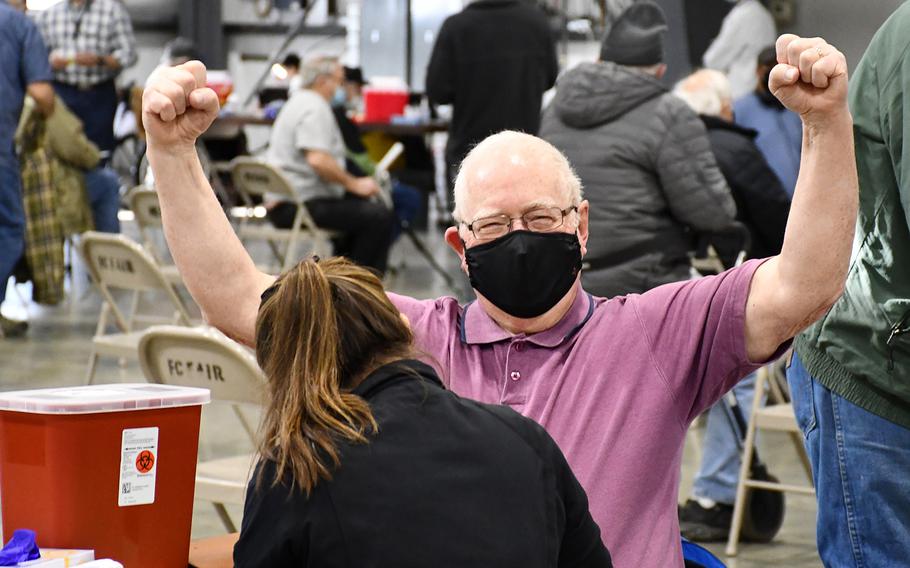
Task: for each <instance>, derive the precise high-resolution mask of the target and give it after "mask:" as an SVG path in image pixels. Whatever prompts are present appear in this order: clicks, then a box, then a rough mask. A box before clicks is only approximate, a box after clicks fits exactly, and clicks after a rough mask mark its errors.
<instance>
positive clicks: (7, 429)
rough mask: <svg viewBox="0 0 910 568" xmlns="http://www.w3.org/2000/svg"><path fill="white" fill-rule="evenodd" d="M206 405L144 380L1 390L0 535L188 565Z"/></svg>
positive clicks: (146, 562) (134, 562)
mask: <svg viewBox="0 0 910 568" xmlns="http://www.w3.org/2000/svg"><path fill="white" fill-rule="evenodd" d="M209 400H210V395H209V391H208V390H207V389H200V388H187V387H177V386H167V385H155V384H148V383H143V384H116V385H94V386H85V387H73V388H57V389H42V390H30V391H19V392H8V393H0V506H2V515H3V533H4V535H5V536H6V537H8V536H9V535H12V534H13V531H14V530H16V529H20V528H25V529H32V530H34V531H36V532H37V538H38V545H39V546H41V547H48V548H83V549H84V548H92V549H94V550H95V557H96V558H112V559H114V560H117V561H119V562H121V563H122V564H123V565H124V566H127V567H128V568H133V567H142V568H153V567H167V568H173V567H178V566H179V567H181V568H182V567H183V566H186V565H187V558H188V556H189V545H190V529H191V525H192V518H193V492H194V486H195V477H196V454H197V450H198V447H199V418H200V415H201V411H202V405H203V404H205V403H207V402H209ZM4 540H5V538H4Z"/></svg>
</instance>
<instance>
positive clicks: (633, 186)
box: [540, 63, 736, 297]
mask: <svg viewBox="0 0 910 568" xmlns="http://www.w3.org/2000/svg"><path fill="white" fill-rule="evenodd" d="M540 136H541V137H542V138H544V139H545V140H547V141H548V142H550V143H551V144H553V145H555V146H556V147H557V148H559V149H560V150H561V151H562V152H563V153H565V155H566V156H567V157H568V158H569V161H570V162H571V164H572V166H573V167H574V168H575V171H576V172H577V173H578V175H579V177H580V178H581V180H582V183H583V184H584V188H585V197H586V198H587V199H588V200H589V201H590V203H591V214H590V234H591V237H590V239H589V241H588V253H587V256H586V258H585V260H586V261H589V262H591V264H593V265H594V267H592V268H589V269H587V270H586V271H585V272H584V273H583V279H584V285H585V288H586V289H587V290H588V291H589V292H591V293H593V294H596V295H599V296H606V297H612V296H618V295H623V294H630V293H641V292H644V291H646V290H649V289H651V288H654V287H655V286H659V285H661V284H666V283H668V282H675V281H679V280H684V279H687V278H688V277H689V259H688V252H689V251H690V250H691V249H692V248H693V246H694V235H695V234H696V233H699V232H710V231H715V230H718V229H721V228H724V227H725V226H727V225H729V224H730V223H731V222H732V221H733V218H734V216H735V214H736V205H735V203H734V201H733V197H732V196H731V195H730V190H729V188H728V187H727V183H726V181H724V177H723V175H722V174H721V172H720V170H719V169H718V167H717V164H716V162H715V160H714V155H713V154H712V153H711V145H710V142H709V141H708V136H707V133H706V131H705V127H704V125H703V124H702V122H701V120H699V118H698V116H697V115H696V114H695V113H694V112H693V111H692V110H691V109H690V108H689V107H688V106H687V105H686V103H684V102H683V101H682V100H680V99H678V98H677V97H675V96H673V95H672V94H671V93H669V92H667V90H666V88H664V86H663V85H661V84H660V82H659V81H658V80H657V79H655V78H654V77H652V76H650V75H647V74H645V73H642V72H639V71H636V70H634V69H629V68H626V67H622V66H619V65H615V64H613V63H585V64H582V65H579V66H578V67H576V68H574V69H572V70H571V71H568V72H567V73H566V74H565V75H563V76H562V77H561V78H560V79H559V82H558V83H557V92H556V97H555V98H554V100H553V103H552V104H551V105H550V106H549V107H548V108H547V109H546V110H545V111H544V116H543V123H542V126H541V130H540ZM595 267H596V268H595Z"/></svg>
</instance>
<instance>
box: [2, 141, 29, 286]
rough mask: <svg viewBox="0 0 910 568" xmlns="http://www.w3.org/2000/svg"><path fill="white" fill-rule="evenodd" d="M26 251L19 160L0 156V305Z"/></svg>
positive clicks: (13, 157)
mask: <svg viewBox="0 0 910 568" xmlns="http://www.w3.org/2000/svg"><path fill="white" fill-rule="evenodd" d="M24 248H25V210H24V209H23V205H22V179H21V177H20V172H19V160H17V159H16V157H15V156H3V155H0V304H2V303H3V300H5V299H6V283H7V282H8V281H9V277H10V276H12V274H13V268H15V267H16V263H17V262H19V258H21V257H22V251H23V250H24Z"/></svg>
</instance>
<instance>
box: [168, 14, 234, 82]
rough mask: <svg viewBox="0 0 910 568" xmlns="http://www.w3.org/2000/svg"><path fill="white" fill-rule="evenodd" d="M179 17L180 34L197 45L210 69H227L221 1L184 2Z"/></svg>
mask: <svg viewBox="0 0 910 568" xmlns="http://www.w3.org/2000/svg"><path fill="white" fill-rule="evenodd" d="M178 16H179V18H178V24H179V25H178V33H179V34H180V35H181V36H182V37H186V38H189V39H191V40H193V41H194V42H195V43H196V49H197V50H198V51H199V55H200V57H201V58H202V60H203V61H204V62H205V64H206V65H207V66H208V67H209V69H225V68H226V67H227V50H226V48H225V41H224V28H223V27H222V25H221V0H184V1H182V2H180V12H179V14H178Z"/></svg>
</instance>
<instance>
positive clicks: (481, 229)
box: [143, 35, 857, 567]
mask: <svg viewBox="0 0 910 568" xmlns="http://www.w3.org/2000/svg"><path fill="white" fill-rule="evenodd" d="M777 53H778V60H779V61H780V64H779V65H778V66H777V67H776V68H775V69H774V71H773V72H772V74H771V84H772V87H773V89H774V91H775V92H776V94H777V96H779V97H780V98H781V100H782V101H783V102H784V103H785V104H786V105H787V106H788V108H790V109H792V110H794V111H795V112H798V113H800V114H801V116H802V117H803V120H804V121H805V123H806V129H805V132H806V136H807V139H806V142H805V146H804V151H803V156H804V161H803V169H802V173H801V175H800V182H799V187H798V188H797V193H798V198H797V199H796V200H795V201H794V202H793V203H794V204H793V208H792V210H791V215H790V223H789V226H788V227H787V235H786V237H785V240H784V246H783V249H782V251H781V253H780V255H777V256H774V257H772V258H770V259H766V260H751V261H748V262H746V263H745V264H743V265H742V266H740V267H738V268H734V269H732V270H729V271H727V272H724V273H722V274H720V275H718V276H713V277H707V278H702V279H699V280H691V281H686V282H679V283H674V284H668V285H666V286H661V287H658V288H656V289H654V290H651V291H649V292H647V293H645V294H642V295H634V294H633V295H629V296H625V297H617V298H611V299H605V298H598V297H595V296H592V295H591V294H589V293H588V292H587V291H585V289H584V287H583V286H582V283H581V282H580V278H579V276H580V272H581V266H582V259H583V257H584V255H585V254H586V252H587V246H588V241H589V233H588V228H589V214H590V212H591V211H590V206H589V204H588V202H587V201H585V199H584V198H583V195H582V188H581V184H580V182H579V179H578V177H577V176H576V175H575V173H574V172H573V170H572V168H571V166H570V165H569V163H568V161H567V160H566V158H565V156H564V155H563V154H561V153H560V152H559V151H558V150H557V149H556V148H554V147H553V146H552V145H550V144H549V143H547V142H545V141H543V140H541V139H540V138H537V137H534V136H531V135H529V134H523V133H518V132H510V131H507V132H502V133H498V134H495V135H493V136H491V137H489V138H487V139H485V140H484V141H482V142H481V143H479V144H478V145H477V146H475V147H474V148H473V149H472V150H471V152H470V153H469V155H468V156H467V157H466V158H465V160H464V162H463V164H462V166H461V169H460V171H459V173H458V177H457V179H456V182H455V193H454V197H455V203H456V208H455V218H456V220H457V223H456V224H455V225H454V226H452V227H450V228H449V229H448V230H447V231H446V235H445V239H446V242H447V243H448V245H449V246H450V247H451V248H452V249H453V250H454V251H455V253H456V254H457V255H458V256H459V258H460V259H461V261H462V268H463V270H464V271H465V272H466V273H467V274H468V276H469V278H470V280H471V284H472V286H473V288H474V292H475V295H476V300H474V301H472V302H469V303H467V304H465V305H460V304H459V302H458V301H457V300H456V299H455V298H439V299H435V300H432V299H431V300H417V299H414V298H409V297H407V296H402V295H399V294H394V293H389V294H388V297H389V299H390V300H391V302H392V304H393V305H394V306H395V307H396V308H397V309H398V310H399V311H400V312H401V313H402V314H403V315H404V316H405V317H406V318H407V320H408V322H409V323H410V328H411V330H412V332H413V334H414V339H415V346H416V347H417V349H418V350H419V351H421V352H423V353H426V354H427V355H428V360H429V361H432V362H435V364H436V365H437V367H438V370H439V371H440V373H439V374H440V376H441V377H443V378H444V382H445V383H446V386H447V387H448V388H450V389H451V390H452V391H453V392H455V393H456V394H458V395H460V396H463V397H466V398H470V399H474V400H479V401H481V402H487V403H498V404H505V405H508V406H510V407H511V408H513V409H514V410H517V411H518V412H520V413H521V414H523V415H525V416H527V417H529V418H532V419H533V420H535V421H537V422H538V423H539V424H540V425H542V426H543V427H544V428H545V429H546V430H547V433H548V434H549V435H550V436H551V437H552V438H553V439H554V440H555V441H556V443H557V444H558V445H559V447H560V449H561V450H562V451H563V452H564V454H565V456H566V459H567V460H568V463H569V465H570V466H571V468H572V470H573V472H574V474H575V476H576V477H577V478H578V481H579V482H580V483H581V485H582V487H584V489H585V490H586V492H587V495H588V498H589V505H590V511H591V515H592V517H593V518H594V520H595V522H597V524H598V525H599V527H600V529H601V536H602V538H603V542H604V544H605V545H606V546H607V549H608V550H609V551H610V554H611V556H612V557H613V561H614V563H615V564H616V565H617V566H647V567H652V566H654V567H656V566H660V567H664V566H682V564H683V560H682V547H681V543H680V533H679V523H678V518H677V510H676V507H677V498H678V488H679V472H680V462H681V459H682V449H683V444H684V442H685V436H686V429H687V426H688V425H689V424H690V423H691V421H692V420H694V419H695V417H697V416H698V415H699V414H700V413H701V412H703V411H704V410H706V409H707V408H708V407H710V406H711V405H712V404H713V403H714V402H716V401H717V400H718V399H719V398H720V397H721V396H722V395H723V393H725V392H726V391H728V390H730V388H732V387H733V386H734V385H735V384H736V383H737V381H739V379H741V378H742V377H744V376H745V375H747V374H748V373H749V372H751V371H753V370H755V369H757V368H758V367H760V366H761V365H763V364H764V363H765V362H766V361H769V360H773V359H776V358H778V357H779V355H780V354H781V353H782V351H783V350H784V349H786V347H787V346H788V345H789V341H790V339H791V338H792V337H793V335H794V334H796V333H798V332H799V331H800V330H802V329H803V328H805V327H806V326H807V325H809V323H810V322H812V321H814V320H815V319H817V318H818V317H819V316H821V315H822V314H823V313H824V312H825V310H826V309H827V308H828V307H830V306H831V305H832V304H833V303H834V302H835V301H836V299H837V297H838V296H839V295H840V293H841V291H842V289H843V284H844V278H845V276H846V273H847V268H848V264H849V259H850V251H851V248H852V241H853V233H854V228H855V223H854V220H855V217H856V201H857V181H856V164H855V159H854V155H853V141H852V140H853V130H852V124H851V119H850V113H849V111H848V109H847V104H846V93H847V64H846V61H845V59H844V57H843V55H842V54H841V53H840V52H838V51H837V49H836V48H834V47H833V46H831V45H829V44H828V43H826V42H825V41H824V40H822V39H819V38H813V39H803V38H799V37H797V36H794V35H785V36H782V37H781V38H780V39H779V40H778V50H777ZM333 88H334V87H333ZM187 93H188V94H187ZM326 98H328V97H326ZM217 108H218V105H217V100H216V99H215V95H214V93H213V92H212V91H211V90H209V89H206V88H205V68H204V67H203V66H202V65H201V64H198V63H189V64H187V65H184V66H183V67H179V68H175V69H162V70H159V71H158V72H157V74H156V76H155V77H153V78H152V80H151V81H150V82H149V88H148V89H147V90H146V94H145V101H144V112H143V118H144V121H145V123H146V128H147V132H148V139H149V150H148V156H149V161H150V164H151V167H152V168H153V169H154V170H155V173H156V179H157V182H158V184H157V186H158V193H159V196H160V199H161V211H162V218H163V219H164V222H165V233H166V235H167V239H168V245H169V248H170V250H171V251H172V253H173V255H174V259H175V261H176V262H177V265H178V266H179V267H180V272H181V275H182V276H183V278H184V281H185V282H186V284H187V287H188V289H189V291H190V292H191V294H192V295H193V297H194V298H195V300H196V302H198V303H199V305H200V307H201V308H202V310H203V312H204V313H205V315H206V318H207V320H208V322H209V323H210V324H211V325H213V326H215V327H217V328H219V329H221V330H222V331H223V332H225V333H226V334H227V335H228V336H230V337H233V338H235V339H237V340H238V341H241V342H243V343H246V344H247V345H251V346H256V347H258V345H257V338H256V334H255V323H256V318H257V315H258V313H259V306H260V303H261V300H260V296H261V294H262V293H263V292H264V291H265V290H267V289H268V288H269V287H270V286H272V284H273V283H274V282H275V278H274V277H273V276H270V275H267V274H263V273H261V272H259V271H258V270H257V269H256V266H255V264H254V263H253V261H252V259H251V258H250V257H249V255H248V254H247V252H246V251H245V250H244V248H243V246H242V244H241V243H240V241H239V240H238V239H237V237H236V236H235V234H234V231H233V229H232V227H231V225H230V223H229V222H228V220H227V219H226V218H225V216H224V213H223V212H222V210H221V208H220V206H219V205H218V202H217V199H215V196H214V194H213V192H212V190H211V188H210V186H209V185H208V183H207V182H206V180H205V177H204V175H203V173H202V170H201V168H200V166H199V164H198V158H197V157H196V155H195V153H194V152H193V143H194V141H195V139H196V138H197V137H198V136H199V135H200V134H201V133H202V132H204V131H205V130H206V128H208V126H209V125H210V124H211V122H212V121H213V120H214V118H215V116H216V114H217ZM302 301H306V300H302ZM285 355H286V356H291V355H292V354H290V353H285ZM424 443H425V444H426V446H427V447H428V448H436V449H437V450H439V451H442V450H443V449H444V448H445V447H447V445H446V443H445V440H443V439H440V438H438V437H434V436H433V435H432V434H428V435H427V436H426V437H425V438H424ZM446 490H447V487H445V486H441V487H439V491H440V493H444V492H445V491H446ZM512 494H513V495H517V494H516V493H512ZM447 512H448V511H440V514H441V515H444V514H446V513H447ZM404 515H406V513H404V512H403V513H402V519H401V520H402V521H403V520H404ZM475 520H476V521H478V522H479V521H480V519H472V518H471V517H470V515H468V516H464V517H463V522H465V523H468V524H470V523H472V522H475ZM523 521H524V519H522V518H516V519H514V522H516V523H521V522H523ZM430 564H432V563H430Z"/></svg>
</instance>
